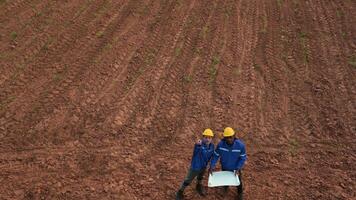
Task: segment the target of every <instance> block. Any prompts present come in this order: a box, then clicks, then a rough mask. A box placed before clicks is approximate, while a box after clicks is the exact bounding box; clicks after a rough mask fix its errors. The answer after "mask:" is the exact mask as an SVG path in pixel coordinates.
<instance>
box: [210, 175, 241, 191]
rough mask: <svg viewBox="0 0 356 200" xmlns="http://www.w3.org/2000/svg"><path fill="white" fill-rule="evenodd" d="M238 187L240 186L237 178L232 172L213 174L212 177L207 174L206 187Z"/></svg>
mask: <svg viewBox="0 0 356 200" xmlns="http://www.w3.org/2000/svg"><path fill="white" fill-rule="evenodd" d="M238 185H240V181H239V178H238V176H237V175H236V176H235V174H234V172H230V171H220V172H213V175H210V174H209V180H208V187H217V186H238Z"/></svg>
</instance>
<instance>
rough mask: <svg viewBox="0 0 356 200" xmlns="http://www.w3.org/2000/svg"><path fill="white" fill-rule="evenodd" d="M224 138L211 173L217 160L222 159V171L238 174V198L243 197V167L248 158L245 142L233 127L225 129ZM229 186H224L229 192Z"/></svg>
mask: <svg viewBox="0 0 356 200" xmlns="http://www.w3.org/2000/svg"><path fill="white" fill-rule="evenodd" d="M223 136H224V138H223V139H222V140H221V141H220V142H219V143H218V145H217V147H216V149H215V151H214V155H213V158H212V159H211V163H210V168H209V174H211V175H213V171H214V170H215V166H216V163H217V161H218V160H219V159H220V164H221V169H222V171H232V172H234V173H235V175H238V177H239V180H240V185H239V186H237V196H236V199H237V200H242V199H243V188H242V173H241V169H242V167H243V166H244V164H245V161H246V159H247V156H246V149H245V144H244V143H243V142H242V141H241V140H239V139H237V138H236V137H235V131H234V130H233V129H232V128H231V127H227V128H225V129H224V133H223ZM227 189H228V186H225V187H224V191H225V192H227Z"/></svg>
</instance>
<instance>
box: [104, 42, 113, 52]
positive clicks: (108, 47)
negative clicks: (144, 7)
mask: <svg viewBox="0 0 356 200" xmlns="http://www.w3.org/2000/svg"><path fill="white" fill-rule="evenodd" d="M111 48H112V44H110V43H107V44H106V45H105V46H104V50H109V49H111Z"/></svg>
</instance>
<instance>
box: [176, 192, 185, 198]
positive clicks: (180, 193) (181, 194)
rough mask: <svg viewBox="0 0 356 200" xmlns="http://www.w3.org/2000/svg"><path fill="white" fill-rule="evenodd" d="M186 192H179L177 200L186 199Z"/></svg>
mask: <svg viewBox="0 0 356 200" xmlns="http://www.w3.org/2000/svg"><path fill="white" fill-rule="evenodd" d="M183 193H184V191H183V190H178V192H177V194H176V200H183V199H184V194H183Z"/></svg>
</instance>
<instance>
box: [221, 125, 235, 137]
mask: <svg viewBox="0 0 356 200" xmlns="http://www.w3.org/2000/svg"><path fill="white" fill-rule="evenodd" d="M223 135H224V137H230V136H233V135H235V131H234V129H232V128H231V127H226V128H225V129H224V134H223Z"/></svg>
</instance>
